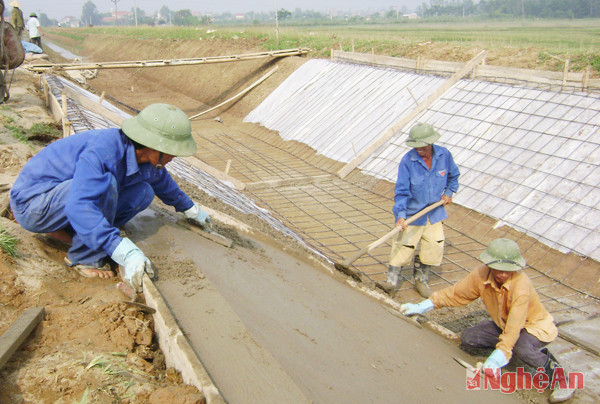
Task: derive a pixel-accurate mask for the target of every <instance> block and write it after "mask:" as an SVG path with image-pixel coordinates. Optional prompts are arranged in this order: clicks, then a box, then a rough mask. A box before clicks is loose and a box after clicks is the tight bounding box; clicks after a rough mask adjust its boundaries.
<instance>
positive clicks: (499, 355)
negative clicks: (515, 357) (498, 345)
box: [483, 349, 508, 377]
mask: <svg viewBox="0 0 600 404" xmlns="http://www.w3.org/2000/svg"><path fill="white" fill-rule="evenodd" d="M507 363H508V361H507V360H506V356H505V355H504V352H502V351H501V350H499V349H494V352H492V354H491V355H490V356H488V358H487V359H486V360H485V362H484V363H483V371H484V372H485V373H486V374H487V375H488V376H491V377H496V375H500V374H501V373H498V371H499V370H500V368H501V367H503V366H505V365H506V364H507Z"/></svg>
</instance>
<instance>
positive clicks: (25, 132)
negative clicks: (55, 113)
mask: <svg viewBox="0 0 600 404" xmlns="http://www.w3.org/2000/svg"><path fill="white" fill-rule="evenodd" d="M7 121H8V122H11V123H12V122H13V120H12V119H11V118H10V117H7ZM4 127H5V128H6V129H8V130H10V131H11V133H12V136H13V137H14V138H15V139H17V140H18V141H19V142H21V143H24V144H26V145H31V142H37V143H43V144H45V143H50V142H52V141H54V140H56V139H60V138H61V137H62V130H59V129H58V128H57V125H52V124H47V123H36V124H33V125H31V128H29V129H25V128H23V127H22V126H15V125H6V124H5V125H4Z"/></svg>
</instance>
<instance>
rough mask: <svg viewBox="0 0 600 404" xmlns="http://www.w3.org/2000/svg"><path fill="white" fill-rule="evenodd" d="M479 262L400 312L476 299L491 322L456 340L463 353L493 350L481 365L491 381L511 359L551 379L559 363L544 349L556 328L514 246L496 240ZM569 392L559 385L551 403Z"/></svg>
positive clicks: (570, 391) (418, 311)
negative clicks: (452, 282)
mask: <svg viewBox="0 0 600 404" xmlns="http://www.w3.org/2000/svg"><path fill="white" fill-rule="evenodd" d="M480 259H481V261H482V262H483V264H484V265H481V266H480V267H478V268H476V269H474V270H473V271H472V272H471V273H470V274H469V275H467V276H466V277H465V278H463V279H461V280H460V281H458V282H457V283H456V284H454V285H453V286H450V287H447V288H445V289H442V290H440V291H437V292H434V293H433V294H432V295H431V297H430V298H429V299H427V300H424V301H422V302H420V303H418V304H414V303H405V304H403V305H401V306H400V311H401V312H402V313H403V314H405V315H407V316H412V315H416V314H424V313H426V312H428V311H430V310H433V309H439V308H441V307H454V306H462V305H465V304H467V303H470V302H472V301H474V300H475V299H477V298H481V300H482V301H483V304H484V305H485V308H486V310H487V312H488V314H489V315H490V317H491V318H492V320H489V321H484V322H482V323H480V324H478V325H476V326H474V327H471V328H467V329H466V330H464V331H463V332H462V334H461V341H462V345H463V347H465V348H467V349H481V348H490V349H492V348H494V350H493V351H492V353H491V354H490V355H489V357H488V358H487V359H486V361H485V362H484V364H483V370H484V372H486V374H488V375H491V376H492V377H495V376H496V375H499V372H500V368H502V367H503V366H505V365H507V364H508V362H509V361H510V359H511V357H512V356H513V355H514V356H516V357H518V358H519V359H521V360H522V361H523V362H525V363H526V364H527V365H529V366H531V367H533V368H535V369H538V368H540V367H542V368H544V370H545V372H546V374H547V375H548V378H549V381H552V380H553V377H554V372H555V371H556V369H557V368H561V365H560V364H559V363H558V361H557V360H556V358H554V356H553V355H552V354H551V353H550V352H549V351H548V350H547V349H546V348H545V346H546V345H547V344H549V343H550V342H552V341H553V340H554V339H555V338H556V337H557V336H558V329H557V328H556V326H555V325H554V320H553V318H552V316H551V315H550V313H548V311H547V310H546V308H545V307H544V305H543V304H542V303H541V301H540V298H539V296H538V294H537V292H536V291H535V289H534V288H533V285H532V283H531V280H530V279H529V277H528V276H527V274H525V273H524V272H523V271H522V269H523V268H525V264H526V263H525V259H524V258H523V256H522V255H521V251H520V249H519V246H518V244H517V243H515V242H514V241H512V240H509V239H506V238H498V239H496V240H494V241H492V242H491V243H490V244H489V245H488V247H487V249H486V250H485V251H483V252H482V253H481V255H480ZM564 373H565V375H566V373H567V372H564ZM574 393H575V390H574V389H569V388H561V386H560V384H559V385H558V386H557V387H555V389H554V391H553V392H552V395H551V396H550V402H551V403H560V402H563V401H567V400H568V399H570V398H571V397H572V396H573V394H574Z"/></svg>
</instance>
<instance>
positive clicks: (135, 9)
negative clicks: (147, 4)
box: [133, 0, 137, 27]
mask: <svg viewBox="0 0 600 404" xmlns="http://www.w3.org/2000/svg"><path fill="white" fill-rule="evenodd" d="M133 15H134V16H135V26H136V27H137V7H136V6H135V0H133Z"/></svg>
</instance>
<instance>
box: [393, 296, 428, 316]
mask: <svg viewBox="0 0 600 404" xmlns="http://www.w3.org/2000/svg"><path fill="white" fill-rule="evenodd" d="M431 310H433V302H432V301H431V300H429V299H427V300H423V301H422V302H421V303H417V304H414V303H404V304H403V305H402V306H400V313H402V314H404V315H405V316H414V315H415V314H424V313H427V312H428V311H431Z"/></svg>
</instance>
